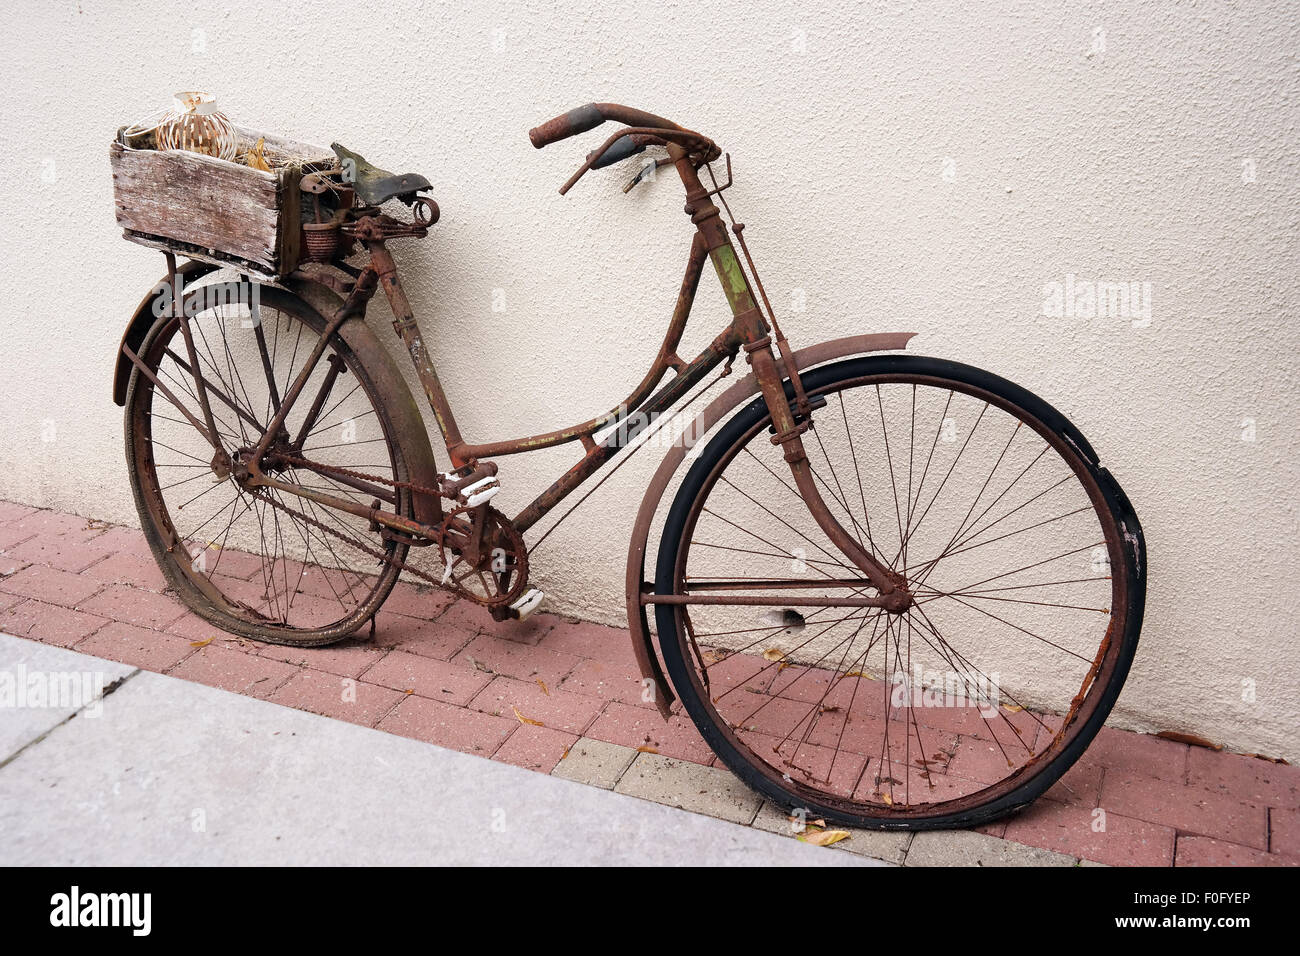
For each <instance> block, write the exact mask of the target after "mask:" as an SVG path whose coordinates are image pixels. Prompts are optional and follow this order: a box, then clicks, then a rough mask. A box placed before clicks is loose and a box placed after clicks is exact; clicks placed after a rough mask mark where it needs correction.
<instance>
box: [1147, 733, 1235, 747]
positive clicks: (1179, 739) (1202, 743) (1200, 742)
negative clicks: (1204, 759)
mask: <svg viewBox="0 0 1300 956" xmlns="http://www.w3.org/2000/svg"><path fill="white" fill-rule="evenodd" d="M1156 736H1157V737H1160V738H1162V739H1164V740H1172V741H1175V742H1176V743H1180V744H1189V745H1191V746H1193V747H1204V748H1206V749H1207V750H1222V749H1223V744H1216V743H1214V741H1212V740H1206V739H1205V738H1204V737H1197V736H1196V735H1195V734H1184V733H1179V732H1178V731H1177V730H1162V731H1160V733H1158V734H1156Z"/></svg>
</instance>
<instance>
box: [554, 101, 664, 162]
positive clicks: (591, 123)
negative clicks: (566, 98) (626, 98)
mask: <svg viewBox="0 0 1300 956" xmlns="http://www.w3.org/2000/svg"><path fill="white" fill-rule="evenodd" d="M606 120H613V121H614V122H616V123H622V124H623V125H624V126H650V127H654V128H657V129H673V130H681V129H682V127H680V126H678V125H677V124H676V123H674V122H673V121H672V120H667V119H664V118H663V117H662V116H655V115H654V114H653V113H647V112H645V111H644V110H634V109H632V108H631V107H630V106H619V105H618V104H617V103H588V104H587V105H586V106H579V107H578V108H577V109H575V110H569V112H567V113H564V114H563V115H561V116H557V117H555V119H553V120H547V121H546V122H545V123H543V124H542V125H541V126H535V127H533V128H532V129H530V130H529V131H528V138H529V139H530V140H531V141H532V144H533V146H535V147H536V148H537V149H541V148H542V147H543V146H549V145H551V143H558V142H559V141H560V140H562V139H568V138H569V137H570V136H577V135H578V134H579V133H585V132H587V131H588V130H592V129H595V128H596V127H597V126H599V125H600V124H601V123H603V122H605V121H606ZM628 155H631V154H630V153H629V154H628Z"/></svg>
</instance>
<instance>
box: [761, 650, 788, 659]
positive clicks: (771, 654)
mask: <svg viewBox="0 0 1300 956" xmlns="http://www.w3.org/2000/svg"><path fill="white" fill-rule="evenodd" d="M763 660H765V661H783V660H785V652H784V651H782V650H781V649H780V648H779V647H769V648H768V649H767V650H765V651H764V652H763Z"/></svg>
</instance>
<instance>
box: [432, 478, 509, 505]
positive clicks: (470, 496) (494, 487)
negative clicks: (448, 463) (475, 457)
mask: <svg viewBox="0 0 1300 956" xmlns="http://www.w3.org/2000/svg"><path fill="white" fill-rule="evenodd" d="M441 477H442V479H443V480H444V481H453V480H454V479H455V477H456V476H455V475H451V474H443V475H442V476H441ZM500 490H501V483H500V482H498V481H497V480H496V477H495V476H494V475H488V476H487V477H485V478H480V479H479V480H478V481H476V482H474V483H473V484H469V485H466V486H465V487H464V488H462V489H460V491H458V492H457V493H456V500H457V501H458V502H459V503H460V504H462V505H464V506H465V507H466V508H477V507H478V506H479V505H481V504H485V503H486V502H489V501H491V500H492V499H493V498H495V497H496V496H497V492H499V491H500Z"/></svg>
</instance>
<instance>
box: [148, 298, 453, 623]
mask: <svg viewBox="0 0 1300 956" xmlns="http://www.w3.org/2000/svg"><path fill="white" fill-rule="evenodd" d="M240 287H242V288H243V289H244V290H245V292H246V293H247V292H248V291H249V290H250V288H251V287H250V286H249V285H248V284H247V283H246V282H243V283H240ZM202 291H203V290H202V289H198V290H195V291H192V292H191V293H190V296H191V297H195V296H198V295H201V294H202ZM257 293H258V296H259V301H260V309H259V316H260V318H259V321H260V323H261V333H262V337H263V343H264V347H266V351H267V352H268V353H270V356H271V357H270V362H271V367H272V375H273V377H274V378H276V379H277V383H276V384H277V389H278V392H279V394H280V395H281V396H282V395H283V394H284V393H285V391H287V388H288V384H289V382H291V381H292V380H293V378H294V376H295V374H296V370H297V369H298V367H299V365H298V363H300V362H302V361H303V360H304V359H305V357H306V355H307V354H309V352H310V349H311V346H312V345H313V344H314V343H315V342H316V341H318V340H319V336H320V334H321V333H322V332H323V331H324V329H325V328H326V325H327V321H326V319H325V318H324V317H323V316H322V315H321V314H320V313H319V312H318V311H317V310H316V309H315V308H314V307H313V306H311V305H310V304H308V303H307V302H305V301H304V300H302V299H300V298H298V297H297V296H295V295H293V294H292V293H290V292H286V291H284V290H281V289H277V288H274V287H269V286H260V287H258V288H257ZM232 298H234V297H233V296H232ZM241 301H242V300H241ZM228 308H229V307H228V306H227V305H225V304H222V305H221V306H219V307H213V308H211V309H209V308H195V309H193V310H192V311H194V316H193V318H192V319H191V320H190V321H191V324H192V328H193V329H194V334H195V338H196V346H197V348H198V352H199V362H200V366H201V367H202V369H203V372H204V377H205V380H208V379H211V383H212V385H213V387H215V388H219V389H221V390H222V391H223V393H224V394H226V395H227V397H232V396H233V404H234V405H237V406H239V407H240V408H241V409H242V412H243V414H242V416H241V414H240V413H239V412H236V411H235V410H234V408H233V407H232V406H231V405H230V404H229V403H227V404H222V403H220V402H218V401H217V400H216V399H211V400H210V404H211V406H212V411H213V414H214V416H215V417H216V418H217V426H218V431H219V433H220V434H221V436H222V445H223V448H224V449H225V450H226V451H227V452H230V451H232V450H233V449H234V448H235V447H238V446H245V447H251V445H253V444H256V436H257V435H259V434H260V432H259V431H258V429H257V428H256V427H255V426H254V424H253V422H254V421H256V422H260V423H262V424H263V425H264V424H265V423H266V422H267V421H268V420H269V419H270V417H271V415H272V414H273V411H274V409H275V407H278V406H275V405H274V403H273V402H272V400H271V392H270V389H269V386H268V383H267V376H266V374H265V369H264V367H263V365H262V363H261V361H260V359H259V357H258V356H259V350H258V348H257V347H256V346H255V345H254V344H253V336H254V334H255V333H254V331H252V329H253V325H252V323H251V322H250V321H249V314H248V313H243V315H244V318H243V319H240V318H239V317H238V315H228V314H226V310H227V309H228ZM273 335H274V336H275V338H274V339H272V336H273ZM272 341H273V342H274V344H273V345H272V344H271V343H272ZM138 354H139V356H140V358H141V360H142V361H143V362H144V363H145V365H146V366H147V367H148V368H150V369H151V370H152V371H153V372H154V374H155V375H157V376H158V377H159V378H160V379H161V380H162V381H163V383H164V384H165V385H166V386H167V387H168V389H169V390H170V391H171V392H172V394H173V395H174V396H176V397H177V398H178V399H179V400H180V401H181V402H183V403H184V404H185V405H186V406H187V408H188V409H189V411H190V412H191V414H193V415H194V416H195V417H196V418H197V419H198V420H200V421H202V420H203V414H202V411H201V408H200V405H199V403H198V401H197V398H196V397H195V394H196V390H195V389H194V385H193V380H192V378H191V377H190V376H189V375H188V374H187V373H186V371H185V369H184V368H183V367H182V366H181V365H180V364H179V362H178V359H180V360H181V361H183V357H184V356H185V355H186V354H187V351H186V347H185V345H184V341H183V337H182V335H181V334H180V328H179V326H178V324H177V320H176V319H174V318H172V317H170V316H166V315H164V316H162V317H160V318H158V319H157V320H155V322H154V324H153V326H152V327H151V328H150V330H149V331H148V333H147V334H146V336H145V337H144V340H143V342H142V344H141V346H140V349H139V351H138ZM325 354H326V356H333V357H335V358H336V361H337V362H338V363H340V368H341V371H340V372H339V373H338V374H337V377H336V378H335V379H334V383H335V384H334V385H333V386H332V388H331V390H328V391H326V390H325V389H324V388H323V387H321V391H323V392H324V393H325V394H326V395H327V396H328V399H327V400H325V401H323V402H322V405H321V408H320V413H319V416H318V417H317V419H315V421H314V422H313V425H312V427H311V428H310V429H308V428H306V427H301V428H300V423H301V422H302V420H303V418H304V416H305V415H306V414H307V413H308V410H309V409H310V406H311V404H312V400H313V397H314V394H315V392H314V391H313V389H317V388H318V386H319V383H322V382H323V381H324V376H325V374H326V370H327V369H328V368H329V364H328V363H327V361H326V360H325V359H324V358H323V359H322V361H321V363H320V365H319V366H318V367H317V370H316V371H315V372H314V373H313V377H312V379H310V380H309V383H308V388H307V389H306V390H304V393H303V395H302V396H301V397H300V398H299V400H298V402H297V403H296V404H295V405H294V408H293V411H292V412H291V414H290V419H289V421H288V422H287V423H286V425H287V427H288V430H289V431H290V432H291V433H292V434H297V433H298V432H299V431H300V430H301V432H302V433H303V434H304V435H306V437H305V439H304V440H303V442H302V448H301V452H300V455H301V457H302V458H305V459H310V460H312V461H313V462H318V463H320V464H325V465H330V466H334V467H350V468H352V469H354V470H359V471H365V472H367V473H378V474H380V476H381V477H385V478H387V479H388V480H390V481H406V482H413V483H415V484H421V485H427V484H432V482H433V476H434V474H435V471H436V470H435V468H434V465H433V457H432V454H431V452H430V450H429V444H428V439H427V437H426V435H425V433H424V430H423V426H422V423H420V418H419V412H418V410H417V409H416V407H415V404H414V402H413V401H412V399H411V396H410V393H409V391H408V390H407V389H406V386H405V384H404V383H403V382H402V379H401V377H400V375H399V374H398V372H397V370H396V368H395V367H394V366H393V364H392V360H391V358H390V357H389V356H388V354H387V353H386V351H385V350H384V349H383V347H382V346H381V345H380V343H379V341H378V339H377V338H376V337H375V335H374V333H373V332H371V331H370V329H368V328H367V327H366V326H365V325H364V323H363V322H362V321H361V320H360V319H350V320H348V321H347V322H345V323H344V325H343V326H342V327H341V328H340V330H339V331H338V332H337V333H335V335H334V336H333V337H332V338H331V341H330V343H329V345H328V347H327V351H326V353H325ZM125 404H126V408H125V416H124V417H125V444H126V459H127V474H128V476H129V478H130V481H131V490H132V493H133V495H134V497H135V502H136V508H137V511H138V512H139V516H140V525H141V528H142V529H143V531H144V535H145V538H146V540H147V541H148V542H149V547H150V549H151V550H152V551H153V554H154V558H155V559H156V560H157V562H158V566H159V568H160V569H161V570H162V572H163V575H164V577H165V578H166V580H167V583H168V584H169V585H170V586H171V588H172V589H173V590H174V591H175V593H176V595H177V596H178V597H179V598H180V599H181V600H182V601H183V602H184V603H185V604H186V605H187V606H188V607H189V608H190V609H191V610H193V611H194V613H196V614H198V615H199V616H200V617H202V618H203V619H205V620H207V621H209V622H211V623H212V624H213V625H215V626H216V627H219V628H221V629H222V630H224V631H229V632H230V633H233V634H239V635H241V636H244V637H250V638H254V639H256V640H260V641H266V642H269V643H275V644H291V645H301V646H311V645H320V644H330V643H333V642H335V641H338V640H341V639H343V638H345V637H347V636H348V635H349V634H351V633H353V632H354V631H355V630H356V629H357V628H358V627H360V626H361V625H362V624H364V623H365V622H366V621H368V620H370V618H371V617H373V616H374V614H375V612H376V611H377V610H378V609H379V607H380V605H381V604H382V603H383V601H384V599H385V598H386V597H387V596H388V594H389V593H390V592H391V591H392V589H393V586H394V585H395V584H396V582H397V578H398V576H399V574H400V571H401V562H402V561H403V560H404V559H405V557H406V554H407V550H408V546H407V545H406V544H405V543H401V542H395V541H391V540H386V539H384V538H383V537H381V536H380V535H379V534H378V533H377V532H376V531H375V530H374V529H373V528H370V527H369V526H368V522H367V521H366V520H364V519H361V518H358V517H356V516H353V515H351V514H348V513H346V512H343V511H339V510H335V509H331V508H328V507H326V506H324V505H320V504H316V503H312V502H310V501H308V500H306V499H304V498H301V497H298V496H295V495H292V494H289V493H286V492H273V491H269V490H268V489H265V488H262V489H258V491H257V495H254V494H251V493H250V489H245V488H241V487H239V486H238V484H237V483H236V482H235V480H234V479H233V478H223V477H222V476H220V475H219V474H218V473H217V471H218V469H217V468H215V467H211V466H209V465H206V464H205V463H207V462H208V461H209V459H210V458H212V456H213V449H212V447H211V446H210V445H208V444H207V442H206V440H205V439H204V438H203V437H202V435H201V434H200V433H199V432H198V431H197V430H196V429H194V428H193V427H192V426H191V425H190V424H189V423H188V419H186V417H185V416H184V415H183V414H182V413H180V412H179V411H178V410H177V409H176V407H175V406H174V405H173V404H172V403H171V402H170V401H169V400H168V399H167V398H166V397H165V396H164V395H163V394H161V393H160V392H159V391H158V390H157V389H156V387H155V386H154V385H153V383H152V382H150V380H149V379H148V378H147V377H146V376H144V375H143V374H141V372H140V371H139V369H137V368H132V371H131V376H130V380H129V383H128V387H127V393H126V403H125ZM308 432H310V434H308ZM292 434H291V436H290V437H292ZM363 464H364V465H366V466H367V467H361V466H362V465H363ZM277 477H279V478H281V479H282V480H288V481H291V482H294V483H301V484H304V485H311V486H313V487H316V488H317V489H319V490H321V491H324V492H327V493H330V494H333V495H335V496H340V497H347V498H350V499H351V500H353V501H358V502H360V503H363V504H369V503H370V501H369V500H367V499H368V496H367V495H366V494H362V493H360V492H358V491H357V490H355V489H353V488H349V487H347V486H345V485H343V484H340V483H339V482H338V481H336V480H335V477H334V476H332V475H330V474H328V473H325V472H321V471H315V470H309V469H306V468H304V467H302V466H301V465H297V466H294V465H281V466H279V473H278V474H277ZM389 493H390V494H391V495H392V499H393V500H392V501H390V502H389V503H387V504H385V505H383V506H382V507H384V508H385V510H389V511H393V512H395V513H397V514H400V515H403V516H405V517H408V518H411V517H414V507H413V501H412V494H411V492H410V491H409V490H406V489H400V490H398V491H396V492H392V491H391V489H389ZM271 499H274V501H272V500H271ZM376 500H377V499H376ZM276 502H278V505H277V504H276ZM196 511H197V513H198V517H191V515H192V514H194V513H195V512H196ZM209 511H211V512H212V515H211V517H207V518H205V515H206V514H207V512H209ZM327 528H328V529H333V532H335V533H331V532H330V531H328V530H325V529H327ZM375 552H378V554H381V555H383V559H382V560H381V559H380V558H379V557H377V556H376V554H375Z"/></svg>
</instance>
